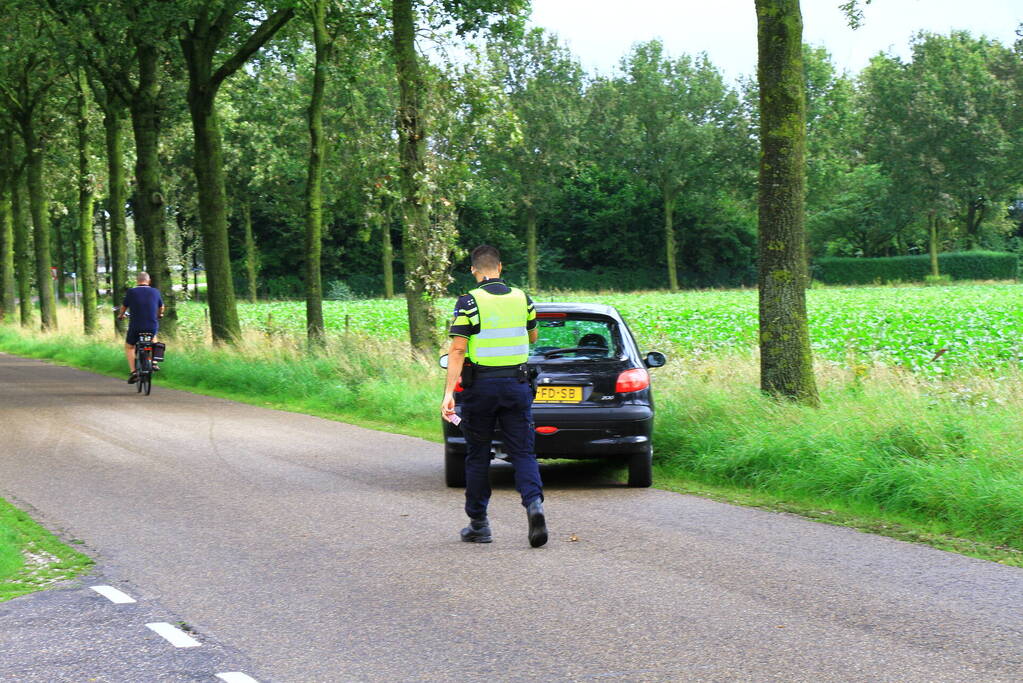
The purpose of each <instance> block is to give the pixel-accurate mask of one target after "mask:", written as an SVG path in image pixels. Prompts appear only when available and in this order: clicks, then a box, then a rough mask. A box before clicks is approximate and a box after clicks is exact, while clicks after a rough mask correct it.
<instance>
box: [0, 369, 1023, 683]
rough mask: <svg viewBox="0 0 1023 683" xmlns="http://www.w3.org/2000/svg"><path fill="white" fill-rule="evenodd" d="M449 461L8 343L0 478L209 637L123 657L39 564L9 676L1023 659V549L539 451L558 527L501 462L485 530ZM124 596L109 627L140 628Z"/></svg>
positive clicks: (1008, 663) (374, 435)
mask: <svg viewBox="0 0 1023 683" xmlns="http://www.w3.org/2000/svg"><path fill="white" fill-rule="evenodd" d="M168 358H169V359H170V357H168ZM166 367H167V368H168V369H167V372H173V370H172V367H173V361H172V360H169V362H168V363H167V365H166ZM441 461H442V458H441V454H440V447H439V446H438V445H437V444H433V443H428V442H424V441H421V440H418V439H413V438H409V437H403V436H396V435H390V434H384V433H380V432H374V431H370V430H365V429H360V428H357V427H353V426H349V425H345V424H340V423H335V422H330V421H327V420H322V419H318V418H313V417H308V416H303V415H295V414H290V413H283V412H277V411H272V410H266V409H261V408H258V407H253V406H248V405H242V404H237V403H232V402H229V401H224V400H219V399H213V398H208V397H203V396H197V395H193V394H188V393H183V392H173V391H170V390H167V389H164V388H162V387H161V386H160V385H159V377H158V378H157V380H156V382H155V384H154V389H153V395H152V396H150V397H148V398H146V397H139V396H137V395H136V394H135V393H134V389H133V388H132V387H129V386H128V385H127V384H125V383H124V382H123V381H118V380H114V379H110V378H106V377H100V376H96V375H93V374H89V373H85V372H80V371H76V370H72V369H68V368H61V367H55V366H51V365H47V364H44V363H42V362H39V361H34V360H25V359H19V358H15V357H12V356H9V355H0V495H3V496H5V497H8V498H11V499H12V500H14V501H15V502H20V503H22V504H24V505H26V506H28V507H30V508H31V509H32V510H33V512H34V513H35V514H36V515H37V516H38V517H39V518H40V520H41V521H42V522H43V523H45V524H47V525H49V526H50V527H51V528H55V529H58V530H61V531H62V532H63V533H65V534H67V535H70V536H71V537H74V538H78V539H83V540H84V541H85V542H86V545H85V548H86V550H87V551H88V552H91V553H92V554H93V555H94V556H95V557H96V558H97V562H98V567H99V571H100V572H102V580H103V581H104V582H105V583H108V584H110V585H113V586H117V587H127V590H128V592H129V593H131V594H132V595H133V597H135V598H137V599H138V600H139V605H138V606H137V607H138V609H141V610H154V612H153V614H156V613H159V614H167V615H170V617H169V618H168V619H167V620H168V621H178V620H180V621H184V622H186V623H187V624H189V625H190V627H191V628H193V629H194V631H195V632H196V633H197V634H199V635H198V637H199V639H200V640H203V641H204V642H209V643H212V644H213V645H215V646H216V649H217V651H216V652H214V653H213V654H211V655H210V657H214V659H215V661H211V662H209V663H206V664H203V663H201V662H200V663H198V664H196V666H198V669H194V668H193V669H188V670H187V671H186V669H187V667H185V668H182V669H181V671H180V672H178V673H168V674H167V677H166V678H160V677H154V674H148V673H140V674H139V675H138V676H137V677H132V675H131V674H129V673H125V672H124V669H123V668H122V669H118V671H122V673H121V674H119V675H118V674H111V673H109V672H108V671H107V670H105V669H104V667H105V666H106V667H110V666H113V662H112V661H111V660H117V657H116V656H115V655H111V654H110V652H111V650H109V649H107V648H98V653H94V652H92V651H90V649H89V648H88V646H86V645H83V644H82V639H81V638H79V639H78V640H77V641H76V640H75V639H73V638H72V639H70V640H68V639H67V633H66V632H67V629H68V628H70V627H69V626H68V624H69V623H71V622H72V621H73V619H72V618H71V617H69V616H67V615H68V614H69V613H70V612H73V609H72V608H71V607H68V609H66V610H64V609H61V610H56V611H54V610H51V609H50V608H51V607H52V605H50V603H51V602H60V601H61V600H62V599H64V598H62V595H61V592H51V593H49V594H44V595H43V596H40V595H35V596H29V597H27V598H19V599H17V600H14V601H11V602H9V603H4V604H3V605H2V606H0V607H2V610H0V679H3V677H4V676H6V677H7V678H8V679H9V680H19V681H21V680H25V681H35V680H39V681H63V680H74V681H85V680H90V678H92V679H95V680H120V681H135V680H138V681H152V680H216V679H214V678H213V677H212V674H213V672H214V669H216V667H218V666H221V665H224V666H231V667H232V669H231V670H244V671H245V672H246V673H247V674H248V675H250V676H252V677H253V678H255V679H257V680H259V681H296V682H313V681H491V680H494V681H592V680H596V681H605V680H606V681H687V680H698V681H1020V680H1023V571H1021V570H1019V569H1015V568H1011V567H1004V566H1001V565H998V564H994V563H989V562H984V561H981V560H975V559H971V558H966V557H961V556H958V555H953V554H949V553H944V552H941V551H938V550H934V549H931V548H927V547H923V546H915V545H912V544H907V543H902V542H899V541H895V540H892V539H888V538H883V537H876V536H870V535H867V534H861V533H858V532H855V531H852V530H848V529H843V528H839V527H833V526H828V525H823V524H816V523H813V522H810V521H807V520H803V519H800V518H797V517H793V516H789V515H783V514H775V513H771V512H765V511H761V510H752V509H745V508H739V507H734V506H730V505H724V504H720V503H715V502H712V501H707V500H703V499H700V498H696V497H691V496H682V495H677V494H674V493H668V492H664V491H656V490H630V489H627V488H624V487H622V486H620V485H616V484H612V483H609V482H606V481H604V480H602V479H600V478H599V477H598V476H597V475H594V474H593V472H592V470H591V469H588V468H586V467H585V466H568V467H558V468H553V469H552V468H547V469H545V470H544V474H545V477H546V479H547V503H546V507H547V511H548V520H549V525H550V528H551V541H550V543H549V544H548V546H547V547H545V548H542V549H537V550H534V549H530V548H529V547H528V544H527V542H526V534H525V514H524V512H523V510H522V508H521V506H520V505H519V502H518V500H517V496H516V494H515V492H514V490H513V489H512V487H511V484H510V479H511V478H510V476H508V472H506V471H504V470H501V469H498V470H497V471H496V472H495V481H496V490H495V498H494V501H493V502H492V506H491V518H492V522H493V527H494V535H495V541H494V543H493V544H491V545H469V544H463V543H461V542H459V540H458V529H459V528H460V527H461V526H462V525H463V522H464V519H463V517H462V513H461V494H460V492H458V491H454V490H450V489H447V488H445V487H444V486H443V483H442V472H441V470H442V464H441ZM573 539H577V540H573ZM72 590H79V591H81V590H87V589H82V588H79V589H72ZM77 602H80V601H77ZM75 603H76V600H74V599H70V598H68V599H67V605H64V606H65V607H67V606H68V605H73V604H75ZM117 607H118V608H121V607H127V606H117ZM83 609H85V608H83ZM49 614H53V615H55V616H53V617H52V618H51V617H48V616H47V615H49ZM149 614H150V613H149V612H147V613H145V615H144V616H142V615H141V613H140V615H139V616H140V618H144V619H148V618H151V617H150V616H149ZM61 615H64V616H61ZM122 615H128V616H124V617H123V618H121V619H107V620H106V621H103V619H102V618H99V619H98V620H99V621H103V623H102V624H97V625H96V627H95V628H96V629H97V632H98V633H99V634H100V635H98V636H97V637H98V638H103V639H109V638H114V637H116V635H117V631H118V629H121V630H123V631H125V634H124V638H123V641H122V642H121V646H123V647H128V648H131V647H133V646H132V645H131V643H134V642H137V641H136V640H135V639H137V636H138V633H139V629H138V623H137V622H138V620H137V619H135V616H133V615H132V614H131V613H130V612H123V613H122ZM47 622H49V623H48V624H47ZM47 628H49V629H50V631H49V635H47V633H46V629H47ZM85 630H86V631H87V630H88V629H85ZM62 637H63V638H65V640H64V641H62V640H61V638H62ZM72 641H74V642H77V643H78V645H73V644H71V642H72ZM62 642H64V643H66V644H64V645H61V643H62ZM154 642H158V641H154ZM33 647H35V648H36V649H37V650H38V653H39V655H38V657H39V661H40V662H41V663H42V664H41V665H40V666H39V667H37V668H35V669H32V670H28V669H26V668H25V666H26V665H25V664H24V662H25V661H27V660H28V659H30V656H29V655H26V654H25V653H26V652H27V651H28V652H30V651H31V650H32V648H33ZM139 647H140V648H141V647H142V646H139ZM203 647H206V645H203ZM61 648H64V649H65V650H66V649H68V648H72V649H73V651H62V650H61ZM199 649H201V648H195V650H199ZM148 652H150V651H149V650H143V651H142V655H140V656H142V658H144V659H146V660H147V661H149V660H151V659H154V658H155V659H156V660H157V664H159V661H158V660H159V654H153V655H148V654H146V653H148ZM13 653H20V654H19V658H20V659H18V661H21V662H22V664H21V665H20V666H21V667H22V668H21V669H17V668H16V667H18V666H19V664H18V663H17V661H14V659H12V658H11V656H10V655H12V654H13ZM104 653H105V654H104ZM136 654H138V653H136ZM179 656H182V655H179ZM73 658H77V659H75V661H77V662H78V664H79V666H78V668H77V669H74V671H71V670H70V669H67V668H61V665H60V664H59V662H65V661H67V660H69V659H73ZM12 661H14V664H11V662H12ZM117 661H120V660H117ZM45 662H54V665H53V670H52V671H48V670H47V666H46V665H45ZM171 664H172V663H169V664H167V666H171ZM193 664H194V663H193ZM188 666H192V664H189V665H188ZM203 667H205V668H203ZM239 667H248V668H246V669H240V668H239ZM200 669H202V671H205V673H201V672H200V673H194V677H193V678H174V677H173V676H178V675H179V674H180V676H191V675H193V673H188V671H199V670H200ZM218 670H219V669H218ZM19 673H20V674H22V675H21V676H20V677H19ZM50 674H52V675H50ZM65 676H66V677H65ZM104 676H106V678H104ZM111 676H112V677H111Z"/></svg>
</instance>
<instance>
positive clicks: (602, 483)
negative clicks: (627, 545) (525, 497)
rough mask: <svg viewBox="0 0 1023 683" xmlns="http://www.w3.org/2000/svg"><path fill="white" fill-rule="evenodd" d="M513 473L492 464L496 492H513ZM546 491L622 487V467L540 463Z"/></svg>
mask: <svg viewBox="0 0 1023 683" xmlns="http://www.w3.org/2000/svg"><path fill="white" fill-rule="evenodd" d="M514 474H515V473H514V470H513V469H512V466H511V465H510V464H509V463H506V462H500V461H497V460H493V461H491V465H490V482H491V484H492V486H493V487H494V488H495V489H504V488H508V489H514V488H515V476H514ZM540 477H541V478H542V479H543V487H544V488H545V489H598V488H625V484H624V483H623V479H624V474H623V471H622V468H621V467H618V466H615V465H613V464H610V463H607V462H605V461H602V460H552V461H545V460H541V461H540Z"/></svg>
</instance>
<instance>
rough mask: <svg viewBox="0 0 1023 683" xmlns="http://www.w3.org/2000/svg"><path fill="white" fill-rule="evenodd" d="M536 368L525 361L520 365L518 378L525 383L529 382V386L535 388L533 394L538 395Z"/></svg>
mask: <svg viewBox="0 0 1023 683" xmlns="http://www.w3.org/2000/svg"><path fill="white" fill-rule="evenodd" d="M537 374H538V373H537V370H536V368H531V367H529V365H527V364H526V363H523V364H522V365H520V366H519V367H518V375H517V377H518V379H519V382H521V383H523V384H529V388H530V389H532V390H533V396H536V376H537Z"/></svg>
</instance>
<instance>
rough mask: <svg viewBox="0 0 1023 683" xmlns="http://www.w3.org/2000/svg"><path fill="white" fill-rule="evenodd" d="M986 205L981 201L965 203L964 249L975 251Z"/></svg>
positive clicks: (973, 200) (974, 200) (975, 200)
mask: <svg viewBox="0 0 1023 683" xmlns="http://www.w3.org/2000/svg"><path fill="white" fill-rule="evenodd" d="M985 208H986V204H985V202H984V200H983V199H971V200H969V201H968V202H967V203H966V226H965V227H966V248H967V249H976V248H977V247H978V246H979V244H980V224H981V223H983V222H984V213H985Z"/></svg>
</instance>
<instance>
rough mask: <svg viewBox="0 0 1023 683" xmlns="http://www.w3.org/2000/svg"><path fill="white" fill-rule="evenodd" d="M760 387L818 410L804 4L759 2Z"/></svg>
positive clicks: (786, 0)
mask: <svg viewBox="0 0 1023 683" xmlns="http://www.w3.org/2000/svg"><path fill="white" fill-rule="evenodd" d="M756 8H757V24H758V32H757V42H758V45H759V61H758V66H757V75H758V79H759V83H760V122H761V123H760V141H761V155H760V180H759V189H758V192H759V232H760V235H759V287H760V307H759V308H760V311H759V313H760V386H761V389H762V390H763V391H764V392H766V393H769V394H772V395H776V396H781V397H785V398H790V399H794V400H797V401H800V402H803V403H806V404H809V405H817V404H818V403H819V398H818V395H817V386H816V382H815V380H814V375H813V358H812V355H811V351H810V334H809V330H808V327H807V315H806V268H805V266H804V264H805V262H806V235H805V226H804V221H805V207H804V197H805V194H806V100H805V81H804V75H803V57H802V33H803V20H802V16H801V14H800V10H799V0H756Z"/></svg>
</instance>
